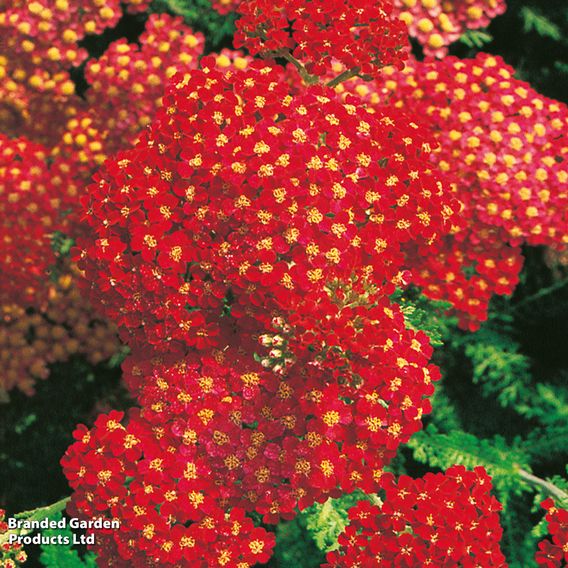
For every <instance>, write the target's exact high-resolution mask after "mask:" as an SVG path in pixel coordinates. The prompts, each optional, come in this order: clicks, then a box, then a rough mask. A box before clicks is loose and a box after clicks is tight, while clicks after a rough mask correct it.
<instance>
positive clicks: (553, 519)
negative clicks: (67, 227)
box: [536, 498, 568, 568]
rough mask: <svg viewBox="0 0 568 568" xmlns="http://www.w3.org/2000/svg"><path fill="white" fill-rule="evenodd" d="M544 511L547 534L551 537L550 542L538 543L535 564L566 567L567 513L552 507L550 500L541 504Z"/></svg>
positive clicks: (567, 549) (557, 567)
mask: <svg viewBox="0 0 568 568" xmlns="http://www.w3.org/2000/svg"><path fill="white" fill-rule="evenodd" d="M542 507H543V509H545V510H546V520H547V522H548V532H549V533H550V535H551V536H552V542H551V541H550V540H548V539H545V540H543V541H541V542H539V543H538V548H539V550H538V552H537V553H536V562H537V564H538V565H539V566H545V567H546V568H561V567H562V566H567V565H568V511H567V510H566V509H560V508H558V507H556V506H555V505H554V501H553V500H552V499H550V498H549V499H545V500H544V501H543V502H542Z"/></svg>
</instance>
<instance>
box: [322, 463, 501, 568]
mask: <svg viewBox="0 0 568 568" xmlns="http://www.w3.org/2000/svg"><path fill="white" fill-rule="evenodd" d="M382 485H383V487H384V489H385V502H384V504H382V505H381V506H377V505H371V504H370V503H369V502H368V501H361V502H360V503H359V504H358V505H356V506H355V507H353V508H352V509H351V510H350V511H349V519H350V523H349V525H348V527H347V528H346V530H345V532H344V533H343V534H341V535H340V537H339V544H340V545H341V547H340V549H339V550H338V551H337V552H332V553H330V554H328V557H327V560H328V564H326V565H325V566H327V567H328V568H340V567H345V568H346V567H350V568H351V567H356V566H369V567H370V566H384V567H387V566H393V567H397V568H398V567H401V568H402V567H404V568H412V567H413V566H416V565H417V564H419V565H420V566H464V567H465V566H471V567H472V568H473V567H475V568H483V567H485V566H495V567H503V566H506V563H505V557H504V555H503V553H502V552H501V550H500V548H499V540H500V538H501V535H502V532H503V531H502V529H501V527H500V525H499V515H498V511H499V510H500V509H501V505H500V504H499V503H498V502H497V500H496V499H495V497H493V496H492V495H491V494H490V490H491V478H490V477H489V476H488V475H487V472H486V471H485V470H484V469H483V468H481V467H479V468H476V469H475V471H466V469H465V468H464V467H463V466H454V467H452V468H450V469H448V471H447V472H446V473H438V474H433V473H428V474H426V475H425V476H424V477H423V478H419V479H411V478H409V477H407V476H401V477H400V478H399V479H398V480H394V479H393V477H392V476H391V475H388V474H387V475H385V476H384V478H383V481H382Z"/></svg>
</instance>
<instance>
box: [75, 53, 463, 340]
mask: <svg viewBox="0 0 568 568" xmlns="http://www.w3.org/2000/svg"><path fill="white" fill-rule="evenodd" d="M212 63H213V62H212V61H207V62H206V63H205V64H204V67H203V70H202V71H197V72H195V73H192V74H191V79H190V80H189V79H188V81H189V82H188V84H187V86H184V85H185V82H183V83H178V85H177V86H176V87H175V88H173V89H172V90H171V91H170V92H169V93H168V94H167V95H166V96H165V98H164V106H165V109H164V110H162V111H161V113H160V114H159V116H158V121H157V123H156V124H155V125H154V127H153V129H152V130H151V132H150V133H149V134H148V136H147V137H146V138H145V140H144V141H143V142H142V143H141V144H139V145H138V146H137V148H136V150H134V151H131V152H129V153H127V154H122V155H120V156H119V157H118V158H117V159H116V160H114V161H113V162H111V163H109V164H108V165H107V166H106V168H105V170H104V172H103V173H101V174H98V183H97V184H96V185H94V186H93V187H91V192H90V195H89V196H88V198H87V199H86V201H85V206H86V209H87V221H88V222H89V224H90V226H91V227H92V228H93V229H94V231H95V233H96V240H94V239H91V240H90V241H86V242H84V243H83V244H82V247H83V249H82V251H81V252H80V255H79V256H80V258H81V267H82V268H84V269H85V270H86V273H87V280H88V281H89V282H91V283H92V297H93V299H94V301H99V302H100V303H101V304H102V305H103V307H104V309H105V310H106V313H107V314H108V316H109V317H111V318H113V319H114V320H115V321H117V323H118V324H119V326H120V327H121V328H122V329H123V330H124V332H128V334H129V335H130V336H131V339H129V341H130V342H131V341H132V338H134V339H136V340H138V341H140V343H148V342H149V343H150V344H152V345H154V346H155V347H156V348H157V349H159V350H171V349H172V344H173V343H175V342H179V343H180V344H181V345H182V346H197V347H198V348H202V347H204V346H207V345H211V346H212V345H223V344H224V343H226V339H224V338H222V337H218V336H219V334H220V332H221V324H222V322H223V320H222V319H220V318H221V316H222V315H223V314H224V313H230V315H231V316H233V317H234V318H236V319H239V320H241V322H242V327H243V328H245V327H246V325H250V324H249V323H248V322H249V321H254V320H255V319H257V320H259V321H261V322H266V321H267V317H268V321H269V320H270V315H269V314H270V312H271V311H273V310H276V311H277V312H279V313H282V312H283V313H284V314H288V313H290V310H289V307H290V306H292V305H294V304H295V303H297V302H298V298H303V297H304V296H305V295H306V294H308V293H310V292H314V293H316V294H319V295H321V294H324V295H327V292H325V288H326V286H327V285H328V284H329V283H330V282H332V281H333V280H335V279H339V280H340V281H343V282H347V281H352V282H357V284H356V285H357V287H358V289H359V290H364V289H365V287H366V288H367V289H369V290H371V289H373V290H374V291H371V292H370V293H374V294H378V295H379V296H380V295H382V294H384V293H385V292H386V293H389V290H392V285H390V286H391V287H390V288H384V286H385V284H387V283H389V282H393V281H396V282H399V281H400V279H401V273H400V271H401V268H402V265H403V263H404V257H403V255H402V246H403V244H405V243H406V244H408V243H410V242H413V243H418V244H424V245H426V244H430V243H431V242H433V241H434V240H435V239H436V238H437V237H438V235H439V234H440V233H441V232H443V231H445V230H446V227H447V226H448V222H447V220H448V218H451V217H452V216H453V208H454V209H455V208H456V207H455V205H454V202H453V198H451V196H449V195H448V194H449V191H447V190H446V188H445V187H444V186H443V184H442V183H441V181H440V180H439V178H437V177H436V176H435V175H434V174H433V173H432V171H431V169H430V165H429V152H430V144H429V143H428V141H427V140H426V139H424V137H423V136H422V132H421V130H420V129H419V128H418V126H417V125H415V124H413V123H411V122H410V123H408V122H406V120H407V119H405V117H404V115H400V114H399V113H384V112H383V113H370V112H368V111H367V110H366V109H365V108H364V107H363V106H361V105H360V101H359V100H358V99H355V98H353V100H347V101H346V102H344V103H342V102H339V101H337V100H336V99H335V94H334V93H333V91H331V90H327V89H325V88H323V87H311V88H309V89H307V90H306V91H305V92H302V93H301V94H298V95H297V96H291V95H290V94H289V92H288V88H287V87H286V86H285V85H283V84H280V83H279V73H278V72H277V71H276V70H275V69H273V68H272V67H268V66H263V65H262V64H259V65H254V66H252V67H250V68H249V69H247V70H246V71H245V72H241V73H233V72H229V73H227V74H226V75H223V74H221V73H220V72H218V71H216V70H215V69H214V68H213V64H212ZM123 337H124V338H125V339H127V337H128V335H127V334H126V333H123ZM184 349H185V347H184V348H183V349H182V351H183V350H184Z"/></svg>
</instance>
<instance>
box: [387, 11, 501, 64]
mask: <svg viewBox="0 0 568 568" xmlns="http://www.w3.org/2000/svg"><path fill="white" fill-rule="evenodd" d="M394 6H395V8H396V10H397V11H400V19H401V20H403V21H404V22H405V23H406V24H407V25H408V31H409V33H410V35H411V36H412V37H414V38H416V39H417V40H418V41H419V42H420V44H421V45H422V47H423V48H424V53H425V54H426V55H434V56H436V57H444V56H445V55H446V53H447V52H448V45H449V44H450V43H452V42H454V41H456V40H457V39H459V38H460V36H461V35H462V34H463V33H464V32H465V31H466V30H475V29H478V28H484V27H486V26H488V25H489V23H490V21H491V20H492V19H493V18H495V17H496V16H499V15H500V14H502V13H503V12H504V11H505V8H506V5H505V0H394Z"/></svg>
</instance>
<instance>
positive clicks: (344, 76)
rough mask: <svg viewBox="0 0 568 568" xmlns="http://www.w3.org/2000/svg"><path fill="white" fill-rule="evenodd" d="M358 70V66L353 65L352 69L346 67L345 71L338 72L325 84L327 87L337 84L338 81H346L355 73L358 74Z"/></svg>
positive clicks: (359, 69)
mask: <svg viewBox="0 0 568 568" xmlns="http://www.w3.org/2000/svg"><path fill="white" fill-rule="evenodd" d="M359 71H361V68H360V67H354V68H353V69H347V71H343V73H340V74H339V75H338V76H337V77H335V79H332V80H331V81H329V82H328V83H327V84H326V86H327V87H337V85H339V83H343V81H348V80H349V79H351V78H352V77H355V76H356V75H358V74H359Z"/></svg>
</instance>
